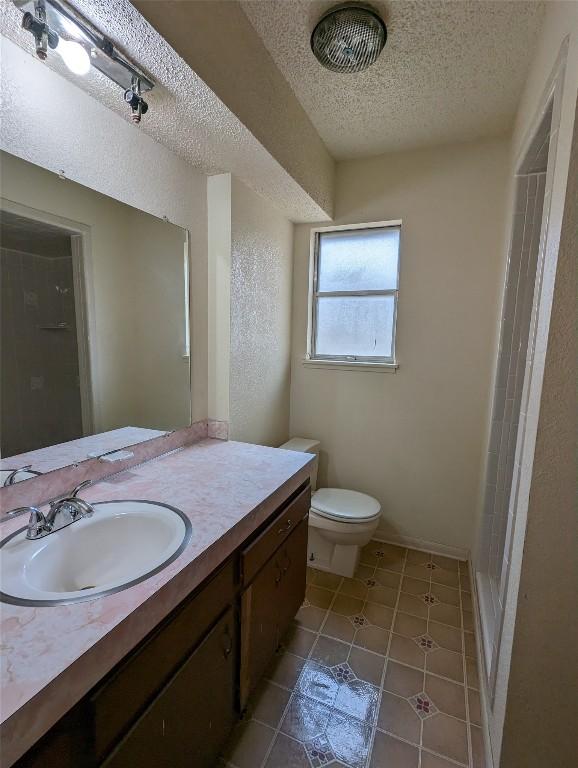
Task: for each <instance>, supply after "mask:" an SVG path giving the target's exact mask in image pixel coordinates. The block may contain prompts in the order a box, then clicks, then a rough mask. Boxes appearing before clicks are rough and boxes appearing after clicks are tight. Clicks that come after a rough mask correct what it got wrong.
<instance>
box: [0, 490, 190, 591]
mask: <svg viewBox="0 0 578 768" xmlns="http://www.w3.org/2000/svg"><path fill="white" fill-rule="evenodd" d="M92 506H93V507H94V509H95V512H94V515H93V516H92V517H88V518H83V519H82V520H78V521H76V522H75V523H72V524H71V525H68V526H67V527H66V528H62V529H61V530H59V531H56V532H55V533H51V534H49V535H48V536H44V537H43V538H41V539H37V540H33V541H31V540H29V539H27V538H26V528H23V529H21V530H19V531H17V532H16V533H13V534H12V535H11V536H8V537H7V538H6V539H4V540H3V541H2V542H0V577H1V582H0V588H1V592H0V599H1V600H3V601H4V602H8V603H16V604H17V605H31V604H32V605H60V604H63V603H75V602H80V601H83V600H92V599H94V598H96V597H102V596H104V595H107V594H110V593H111V592H119V591H120V590H122V589H127V588H128V587H131V586H133V585H134V584H137V583H138V582H140V581H143V580H144V579H146V578H148V577H149V576H152V575H153V574H155V573H158V572H159V571H160V570H162V569H163V568H164V567H166V566H167V565H168V564H169V563H171V562H172V561H173V560H175V559H176V558H177V557H178V556H179V555H180V554H181V552H182V551H183V549H184V548H185V547H186V545H187V544H188V542H189V540H190V538H191V523H190V521H189V519H188V518H187V517H185V515H183V513H182V512H180V511H179V510H177V509H174V508H173V507H169V506H167V505H165V504H158V503H156V502H152V501H105V502H99V503H96V504H93V505H92Z"/></svg>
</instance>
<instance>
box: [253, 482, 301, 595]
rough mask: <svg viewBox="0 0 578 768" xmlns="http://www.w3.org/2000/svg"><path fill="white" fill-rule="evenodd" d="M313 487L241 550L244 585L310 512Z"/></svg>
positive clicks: (282, 511)
mask: <svg viewBox="0 0 578 768" xmlns="http://www.w3.org/2000/svg"><path fill="white" fill-rule="evenodd" d="M310 503H311V488H310V486H309V485H307V487H306V488H304V489H303V490H302V491H301V492H300V493H299V494H298V495H297V496H296V497H295V498H294V499H293V500H292V501H290V502H289V504H288V505H287V506H286V507H285V508H284V509H283V510H281V512H280V513H279V514H277V516H276V517H275V519H274V520H273V522H272V523H270V524H269V525H268V526H267V527H266V528H265V530H264V531H263V532H262V533H261V534H260V535H259V536H257V538H256V539H255V540H254V541H252V542H251V544H249V545H248V546H247V547H245V549H243V550H242V552H241V581H242V584H243V585H244V586H246V585H247V584H249V582H250V581H251V580H252V579H253V578H254V577H255V575H256V574H257V573H258V571H259V570H260V569H261V568H262V567H263V566H264V565H265V563H266V562H267V560H268V559H269V558H270V557H271V555H272V554H273V553H274V552H275V551H276V550H277V549H278V548H279V547H280V546H281V544H282V543H283V542H284V541H285V539H286V538H287V536H289V534H291V533H292V532H293V531H294V530H295V528H296V527H297V525H298V524H299V523H300V522H301V520H303V518H304V517H305V516H306V515H307V514H308V513H309V506H310Z"/></svg>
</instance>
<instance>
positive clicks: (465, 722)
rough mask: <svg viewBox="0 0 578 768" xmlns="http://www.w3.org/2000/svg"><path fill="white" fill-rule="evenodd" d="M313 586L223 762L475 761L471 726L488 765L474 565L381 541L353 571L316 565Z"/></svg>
mask: <svg viewBox="0 0 578 768" xmlns="http://www.w3.org/2000/svg"><path fill="white" fill-rule="evenodd" d="M460 581H461V582H462V583H461V589H460ZM307 584H308V588H307V597H306V600H305V602H304V604H303V607H302V608H301V609H300V610H299V612H298V614H297V616H296V619H295V622H294V625H293V626H292V627H291V629H290V631H289V632H288V633H287V635H286V636H285V638H283V642H282V644H281V646H280V649H279V651H278V653H277V654H276V656H275V659H274V660H273V663H272V665H271V667H270V669H269V671H268V673H267V678H268V680H267V679H266V680H265V681H264V682H263V683H262V684H261V685H260V686H259V688H258V689H257V691H256V692H255V693H254V694H253V696H252V697H251V701H250V704H249V706H248V708H247V710H246V712H245V715H244V717H243V720H242V722H241V723H240V724H239V726H238V727H237V728H236V729H235V731H234V734H233V736H232V738H231V741H230V744H229V747H228V748H227V750H226V751H225V753H224V754H223V758H222V760H221V763H223V761H224V764H226V765H229V766H232V768H260V766H263V765H264V768H384V767H385V768H417V766H418V765H421V768H452V766H454V768H455V766H457V765H462V766H467V765H468V759H469V757H468V733H469V734H470V738H471V741H472V746H473V757H472V759H473V764H472V765H471V766H469V768H482V765H483V739H482V733H481V729H480V727H479V723H480V721H481V714H480V701H479V699H480V697H479V692H478V690H477V689H478V687H479V677H478V670H477V663H476V644H475V637H474V633H473V627H474V624H473V616H472V614H471V595H470V592H469V576H468V571H467V568H466V567H465V565H464V564H462V563H459V562H458V561H454V560H451V559H449V558H445V557H441V556H440V557H438V556H435V555H433V556H432V555H429V554H428V553H426V552H418V551H415V550H405V549H403V548H402V547H396V546H393V545H389V544H383V543H380V542H376V541H372V542H370V543H369V544H368V545H367V546H366V547H364V548H363V552H362V557H361V564H360V565H359V566H358V568H357V569H356V572H355V575H354V578H353V579H347V578H342V577H340V576H335V575H333V574H329V573H325V572H323V571H317V570H313V569H310V568H308V572H307ZM464 585H465V587H466V589H464ZM464 667H465V668H466V680H464ZM384 672H385V674H384ZM466 683H467V685H466ZM382 684H383V687H381V686H382ZM466 696H467V701H468V707H466ZM277 729H279V730H278V731H277ZM420 745H421V746H420ZM420 753H421V764H420V763H419V760H420ZM263 761H265V762H264V764H263Z"/></svg>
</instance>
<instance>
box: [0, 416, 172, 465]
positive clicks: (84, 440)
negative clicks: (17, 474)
mask: <svg viewBox="0 0 578 768" xmlns="http://www.w3.org/2000/svg"><path fill="white" fill-rule="evenodd" d="M164 434H166V432H160V431H159V430H158V429H145V428H143V427H121V428H120V429H111V430H110V431H109V432H99V433H98V434H97V435H88V436H87V437H79V438H78V439H77V440H70V441H69V442H67V443H59V444H58V445H49V446H47V447H46V448H38V449H37V450H35V451H28V452H27V453H19V454H18V455H17V456H7V457H4V458H3V459H0V469H18V468H19V467H25V466H27V465H28V464H31V465H32V469H35V470H37V471H38V472H52V471H53V470H55V469H60V468H61V467H67V466H68V465H69V464H77V463H78V462H79V461H86V459H89V458H91V457H93V456H96V455H101V454H103V453H108V452H109V451H117V450H120V449H121V448H126V446H129V445H135V444H136V443H144V442H145V441H146V440H152V439H153V438H154V437H160V436H161V435H164Z"/></svg>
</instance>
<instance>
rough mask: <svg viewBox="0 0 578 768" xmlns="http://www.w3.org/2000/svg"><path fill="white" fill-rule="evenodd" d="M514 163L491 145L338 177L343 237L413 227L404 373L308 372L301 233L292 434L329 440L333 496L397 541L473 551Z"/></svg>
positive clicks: (323, 473)
mask: <svg viewBox="0 0 578 768" xmlns="http://www.w3.org/2000/svg"><path fill="white" fill-rule="evenodd" d="M507 157H508V143H507V141H506V140H493V141H487V142H478V143H472V144H464V145H457V146H452V147H443V148H436V149H431V150H423V151H416V152H407V153H399V154H395V155H384V156H381V157H376V158H370V159H367V160H360V161H349V162H344V163H341V164H339V165H338V168H337V189H336V213H337V216H336V223H338V224H347V223H352V224H353V223H359V222H371V221H387V220H393V219H402V220H403V225H402V237H401V264H400V293H399V310H398V326H397V353H398V361H399V366H400V367H399V370H398V371H397V373H389V372H387V373H385V372H384V373H382V372H361V371H344V370H341V371H340V370H325V369H313V368H310V367H306V366H304V365H303V364H302V359H303V356H304V354H305V347H306V334H307V290H308V264H309V240H310V227H309V226H306V225H300V226H298V227H296V233H295V249H294V259H295V266H294V305H293V360H292V366H293V368H292V385H291V434H292V435H298V436H304V437H314V438H319V439H320V440H321V445H322V456H321V462H320V484H321V485H331V486H333V485H334V486H338V487H344V488H352V489H357V490H360V491H364V492H367V493H369V494H371V495H373V496H375V497H376V498H377V499H379V501H380V502H381V504H382V507H383V517H382V521H381V525H380V533H381V534H382V535H384V536H385V537H387V538H390V539H395V538H396V537H399V536H403V537H410V538H412V539H421V540H425V541H426V542H436V543H441V544H443V545H446V546H449V547H454V548H458V550H459V551H462V550H467V549H469V547H470V546H471V543H472V534H473V523H474V510H475V505H476V501H477V492H478V483H479V477H480V469H481V457H482V451H483V445H482V443H483V435H484V430H485V425H486V421H485V419H486V409H487V401H488V396H489V389H490V382H491V368H492V362H493V361H492V353H493V339H494V334H495V326H496V317H497V307H498V299H499V285H500V279H501V277H502V270H503V248H502V245H503V229H504V206H505V192H506V178H507Z"/></svg>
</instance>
